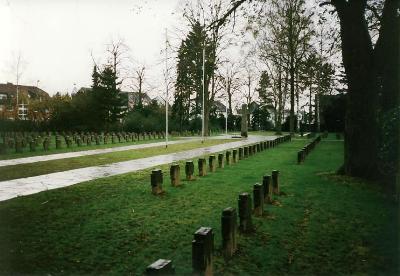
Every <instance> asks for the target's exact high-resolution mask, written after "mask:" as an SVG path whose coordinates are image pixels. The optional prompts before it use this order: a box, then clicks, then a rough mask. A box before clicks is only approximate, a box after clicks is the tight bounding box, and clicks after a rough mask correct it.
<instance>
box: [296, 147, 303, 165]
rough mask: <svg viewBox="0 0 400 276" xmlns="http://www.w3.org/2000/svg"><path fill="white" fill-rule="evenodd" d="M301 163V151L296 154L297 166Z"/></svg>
mask: <svg viewBox="0 0 400 276" xmlns="http://www.w3.org/2000/svg"><path fill="white" fill-rule="evenodd" d="M302 162H303V151H302V150H301V151H299V152H297V164H301V163H302Z"/></svg>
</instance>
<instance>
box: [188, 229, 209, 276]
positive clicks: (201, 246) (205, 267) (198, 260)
mask: <svg viewBox="0 0 400 276" xmlns="http://www.w3.org/2000/svg"><path fill="white" fill-rule="evenodd" d="M213 250H214V234H213V232H212V228H209V227H200V228H199V229H198V230H197V231H196V232H195V233H194V239H193V241H192V268H193V274H195V275H204V276H211V275H213Z"/></svg>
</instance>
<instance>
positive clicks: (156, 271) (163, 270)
mask: <svg viewBox="0 0 400 276" xmlns="http://www.w3.org/2000/svg"><path fill="white" fill-rule="evenodd" d="M172 274H175V268H174V267H173V265H172V261H171V260H164V259H158V260H157V261H155V262H154V263H152V264H151V265H149V266H148V267H147V268H146V273H145V275H149V276H150V275H172Z"/></svg>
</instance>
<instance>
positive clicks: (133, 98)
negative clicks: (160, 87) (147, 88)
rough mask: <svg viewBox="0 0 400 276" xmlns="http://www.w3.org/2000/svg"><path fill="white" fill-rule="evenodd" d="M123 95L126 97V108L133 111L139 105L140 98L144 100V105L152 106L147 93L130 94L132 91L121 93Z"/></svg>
mask: <svg viewBox="0 0 400 276" xmlns="http://www.w3.org/2000/svg"><path fill="white" fill-rule="evenodd" d="M121 93H123V94H125V95H126V100H127V105H126V107H127V108H128V109H129V110H132V109H134V108H135V106H137V105H138V104H139V100H140V97H141V98H142V105H149V104H151V98H150V97H149V95H147V93H139V92H130V91H121Z"/></svg>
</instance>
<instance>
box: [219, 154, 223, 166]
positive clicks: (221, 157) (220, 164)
mask: <svg viewBox="0 0 400 276" xmlns="http://www.w3.org/2000/svg"><path fill="white" fill-rule="evenodd" d="M218 168H220V169H223V168H224V154H223V153H219V154H218Z"/></svg>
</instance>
